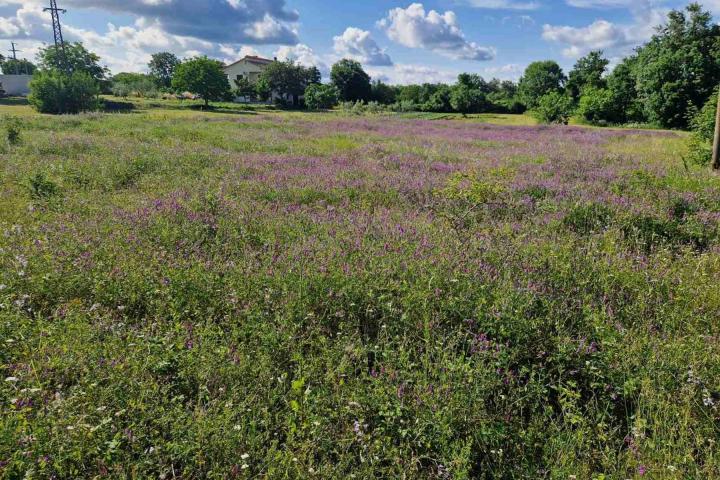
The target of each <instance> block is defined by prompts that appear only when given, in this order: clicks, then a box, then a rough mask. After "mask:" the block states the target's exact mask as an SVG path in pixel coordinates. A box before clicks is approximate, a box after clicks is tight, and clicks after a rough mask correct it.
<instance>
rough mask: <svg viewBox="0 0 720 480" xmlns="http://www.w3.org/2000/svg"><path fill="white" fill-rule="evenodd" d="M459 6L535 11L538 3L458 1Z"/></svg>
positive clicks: (480, 0) (504, 0)
mask: <svg viewBox="0 0 720 480" xmlns="http://www.w3.org/2000/svg"><path fill="white" fill-rule="evenodd" d="M458 3H459V4H461V5H467V6H469V7H474V8H487V9H493V10H537V9H538V8H540V3H538V2H532V1H531V2H516V1H513V0H459V1H458Z"/></svg>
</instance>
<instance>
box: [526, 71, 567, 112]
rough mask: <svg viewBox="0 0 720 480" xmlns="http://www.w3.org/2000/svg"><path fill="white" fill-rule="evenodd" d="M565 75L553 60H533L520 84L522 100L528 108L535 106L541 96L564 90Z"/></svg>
mask: <svg viewBox="0 0 720 480" xmlns="http://www.w3.org/2000/svg"><path fill="white" fill-rule="evenodd" d="M564 83H565V75H564V74H563V71H562V68H560V65H558V64H557V62H555V61H553V60H545V61H542V62H533V63H531V64H530V65H528V66H527V68H526V69H525V73H524V74H523V76H522V78H521V79H520V83H519V84H518V91H519V94H520V97H521V99H522V101H523V102H524V103H525V105H527V106H528V108H535V107H536V106H537V105H538V102H539V100H540V98H541V97H543V96H545V95H547V94H548V93H552V92H560V91H562V88H563V85H564Z"/></svg>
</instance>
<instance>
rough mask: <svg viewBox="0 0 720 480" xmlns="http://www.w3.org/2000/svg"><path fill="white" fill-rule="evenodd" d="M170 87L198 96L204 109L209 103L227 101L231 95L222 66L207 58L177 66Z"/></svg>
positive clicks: (192, 60) (188, 61) (194, 59)
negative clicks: (203, 103)
mask: <svg viewBox="0 0 720 480" xmlns="http://www.w3.org/2000/svg"><path fill="white" fill-rule="evenodd" d="M172 86H173V88H174V89H176V90H180V91H188V92H191V93H195V94H197V95H199V96H200V98H202V99H203V101H204V102H205V107H208V106H209V105H210V102H211V101H220V100H227V99H228V98H229V97H230V95H231V93H230V83H229V82H228V78H227V76H226V75H225V72H223V64H222V63H221V62H219V61H217V60H211V59H209V58H207V57H196V58H192V59H190V60H186V61H184V62H183V63H181V64H180V65H178V66H177V68H176V69H175V74H174V75H173V79H172Z"/></svg>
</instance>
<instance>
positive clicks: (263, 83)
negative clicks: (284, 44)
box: [257, 60, 319, 106]
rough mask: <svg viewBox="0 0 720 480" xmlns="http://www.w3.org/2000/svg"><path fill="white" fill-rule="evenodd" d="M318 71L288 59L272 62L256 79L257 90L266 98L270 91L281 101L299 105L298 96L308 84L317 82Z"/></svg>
mask: <svg viewBox="0 0 720 480" xmlns="http://www.w3.org/2000/svg"><path fill="white" fill-rule="evenodd" d="M318 75H319V72H318V70H317V69H316V68H306V67H303V66H302V65H299V64H296V63H295V62H293V61H291V60H288V61H286V62H273V63H271V64H269V65H267V66H266V67H265V69H264V70H263V72H262V73H261V74H260V79H259V80H258V88H257V92H258V94H259V96H260V97H261V98H264V99H267V98H269V97H270V96H271V94H272V93H275V95H278V96H279V98H278V100H279V101H281V102H282V103H285V102H289V103H290V105H292V106H299V105H300V96H301V95H302V94H303V93H305V89H306V88H307V87H308V85H312V84H314V83H318Z"/></svg>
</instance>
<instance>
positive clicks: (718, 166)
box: [712, 92, 720, 170]
mask: <svg viewBox="0 0 720 480" xmlns="http://www.w3.org/2000/svg"><path fill="white" fill-rule="evenodd" d="M712 168H713V170H720V92H718V105H717V109H716V110H715V140H714V141H713V155H712Z"/></svg>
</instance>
